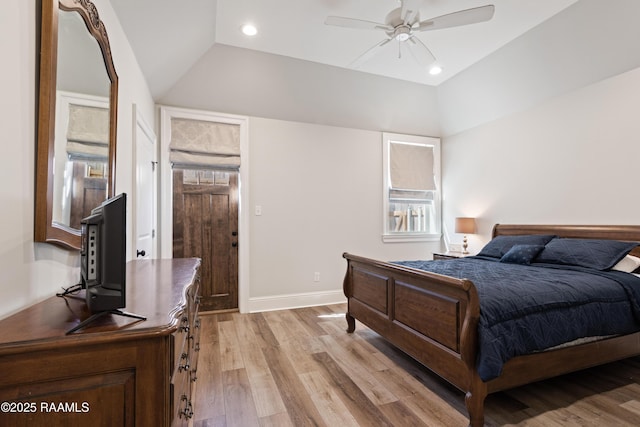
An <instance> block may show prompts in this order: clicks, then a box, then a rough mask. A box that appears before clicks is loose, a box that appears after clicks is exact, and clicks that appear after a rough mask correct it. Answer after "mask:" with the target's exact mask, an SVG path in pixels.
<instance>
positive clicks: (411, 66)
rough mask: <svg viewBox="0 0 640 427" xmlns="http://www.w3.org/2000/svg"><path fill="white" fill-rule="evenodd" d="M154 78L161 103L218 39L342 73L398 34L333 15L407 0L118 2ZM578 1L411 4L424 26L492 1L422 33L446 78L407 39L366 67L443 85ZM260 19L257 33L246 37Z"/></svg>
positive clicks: (374, 11)
mask: <svg viewBox="0 0 640 427" xmlns="http://www.w3.org/2000/svg"><path fill="white" fill-rule="evenodd" d="M110 1H111V3H112V5H113V7H114V10H115V11H116V13H117V15H118V18H119V19H120V22H121V24H122V27H123V28H124V31H125V33H126V34H127V37H128V39H129V42H130V43H131V46H132V48H133V50H134V52H135V54H136V58H137V59H138V62H139V64H140V67H141V69H142V71H143V73H144V74H145V77H146V79H147V82H148V84H149V87H150V90H151V92H152V95H153V96H154V98H156V99H158V97H160V96H162V94H163V93H165V92H166V91H167V90H168V89H170V88H171V87H172V86H173V84H174V83H175V82H176V81H177V80H178V79H179V78H180V77H181V76H182V75H183V74H184V73H185V72H187V71H188V70H189V69H190V68H191V66H192V65H193V64H194V63H195V62H196V61H197V60H198V59H199V58H200V57H202V55H203V54H205V53H206V52H207V51H208V50H209V49H210V48H211V46H213V44H215V43H220V44H225V45H229V46H235V47H240V48H246V49H253V50H258V51H262V52H267V53H270V54H274V55H282V56H287V57H292V58H297V59H302V60H306V61H311V62H317V63H321V64H328V65H331V66H336V67H343V68H354V66H353V65H352V63H353V61H354V60H356V59H357V58H358V57H360V55H362V54H363V53H364V52H366V51H367V50H368V49H369V48H371V47H372V46H374V45H376V44H378V43H380V42H381V41H383V40H385V39H387V38H388V36H387V35H386V34H385V32H384V31H382V30H375V29H352V28H344V27H338V26H330V25H326V24H325V20H326V18H327V17H328V16H340V17H347V18H354V19H360V20H366V21H371V22H376V23H385V18H386V16H387V14H388V13H389V12H390V11H392V10H393V9H395V8H398V7H401V5H402V3H401V2H400V1H398V0H305V1H301V0H270V1H263V0H217V1H216V0H189V1H185V2H175V1H173V0H135V1H131V0H110ZM576 1H577V0H518V1H513V0H405V2H407V4H408V3H409V2H410V3H411V5H415V6H417V7H418V8H419V9H418V12H419V16H420V18H419V19H420V20H421V21H424V20H427V19H430V18H433V17H438V16H441V15H446V14H449V13H452V12H456V11H459V10H464V9H470V8H475V7H479V6H484V5H487V4H493V5H495V14H494V15H493V18H492V19H491V20H489V21H487V22H480V23H475V24H472V25H466V26H459V27H454V28H446V29H440V30H437V31H425V32H419V33H415V35H414V37H417V38H419V42H422V43H423V44H424V45H426V46H428V48H429V50H430V51H431V52H432V53H433V56H434V57H435V59H436V61H437V63H438V64H439V65H441V66H442V68H443V72H442V73H441V74H439V75H437V76H432V75H430V74H429V73H428V72H427V69H428V65H429V64H427V63H425V60H423V59H421V57H420V55H419V53H418V54H416V51H415V49H416V48H415V47H413V48H410V47H409V46H408V45H407V42H399V41H396V40H392V41H391V42H388V43H386V44H385V45H384V46H383V47H381V48H380V49H378V50H377V51H376V53H375V54H374V55H371V56H370V57H369V59H368V60H366V61H364V62H361V63H359V64H358V65H357V68H356V69H357V70H359V71H362V72H366V73H372V74H377V75H382V76H386V77H390V78H395V79H401V80H407V81H412V82H417V83H422V84H427V85H438V84H440V83H442V82H444V81H446V80H447V79H449V78H451V77H453V76H454V75H456V74H457V73H459V72H460V71H462V70H464V69H466V68H467V67H469V66H471V65H472V64H474V63H475V62H477V61H479V60H481V59H482V58H484V57H486V56H487V55H489V54H491V53H492V52H494V51H495V50H497V49H499V48H500V47H502V46H504V45H505V44H507V43H509V42H510V41H512V40H514V39H516V38H517V37H519V36H520V35H522V34H524V33H525V32H527V31H529V30H530V29H532V28H533V27H535V26H537V25H538V24H540V23H542V22H543V21H545V20H547V19H548V18H550V17H551V16H553V15H555V14H557V13H559V12H560V11H562V10H563V9H565V8H566V7H568V6H570V5H572V4H573V3H575V2H576ZM245 23H252V24H253V25H255V26H256V27H257V30H258V33H257V35H255V36H253V37H249V36H246V35H244V34H243V33H242V31H241V26H242V25H243V24H245Z"/></svg>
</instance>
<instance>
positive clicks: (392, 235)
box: [382, 132, 442, 243]
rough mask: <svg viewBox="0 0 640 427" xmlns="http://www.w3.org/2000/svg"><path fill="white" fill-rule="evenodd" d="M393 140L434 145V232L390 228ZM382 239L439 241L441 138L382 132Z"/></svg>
mask: <svg viewBox="0 0 640 427" xmlns="http://www.w3.org/2000/svg"><path fill="white" fill-rule="evenodd" d="M392 142H402V143H411V144H420V145H427V146H431V147H433V173H434V180H435V185H436V190H435V191H434V195H433V204H434V209H435V230H431V231H432V232H428V233H427V232H420V231H417V232H406V231H405V232H394V231H392V230H389V221H388V217H389V189H390V187H391V185H390V179H389V149H390V144H391V143H392ZM382 172H383V173H382V205H383V206H382V227H383V233H382V241H383V242H385V243H391V242H430V241H439V240H440V238H441V236H442V232H441V229H442V202H441V200H442V187H441V184H440V182H441V181H440V138H434V137H429V136H417V135H403V134H397V133H388V132H383V133H382Z"/></svg>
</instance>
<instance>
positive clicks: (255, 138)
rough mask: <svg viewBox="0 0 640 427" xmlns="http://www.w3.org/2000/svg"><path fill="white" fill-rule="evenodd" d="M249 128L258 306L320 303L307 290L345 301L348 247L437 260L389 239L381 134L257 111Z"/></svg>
mask: <svg viewBox="0 0 640 427" xmlns="http://www.w3.org/2000/svg"><path fill="white" fill-rule="evenodd" d="M249 127H250V131H249V133H250V155H251V168H250V170H251V172H250V187H249V191H250V206H249V208H248V210H249V212H251V213H252V216H251V221H250V228H251V237H250V238H251V243H250V260H251V277H250V282H251V289H250V297H251V298H250V299H251V305H250V306H251V309H260V308H262V309H264V308H269V307H275V306H278V304H287V303H288V302H290V301H298V302H299V303H300V304H305V303H306V302H307V301H314V300H313V299H312V298H309V299H306V298H305V296H304V295H299V294H312V293H320V294H321V293H324V292H333V297H334V298H338V299H342V298H343V295H342V280H343V277H344V273H345V271H346V263H345V261H344V260H343V259H342V253H343V252H351V253H355V254H358V255H363V256H368V257H372V258H378V259H386V260H393V259H429V258H430V257H431V252H432V251H434V250H439V249H440V243H439V242H431V243H425V242H422V243H386V244H385V243H382V239H381V236H382V231H383V230H382V224H383V218H382V182H383V180H382V134H381V132H375V131H365V130H357V129H349V128H340V127H335V126H324V125H316V124H306V123H300V122H291V121H281V120H273V119H262V118H255V117H252V118H251V119H250V126H249ZM256 205H258V206H261V207H262V215H261V216H256V215H254V214H253V212H254V209H255V206H256ZM314 272H319V273H320V281H319V282H314V281H313V278H314ZM270 297H271V298H273V301H270ZM285 297H291V298H289V301H285ZM279 298H280V299H279ZM262 299H264V300H262ZM281 306H282V305H281Z"/></svg>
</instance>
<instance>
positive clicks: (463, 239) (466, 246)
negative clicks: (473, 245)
mask: <svg viewBox="0 0 640 427" xmlns="http://www.w3.org/2000/svg"><path fill="white" fill-rule="evenodd" d="M468 247H469V245H468V244H467V236H466V235H465V236H464V237H463V238H462V253H463V254H465V255H466V254H468V253H469V251H468V250H467V248H468Z"/></svg>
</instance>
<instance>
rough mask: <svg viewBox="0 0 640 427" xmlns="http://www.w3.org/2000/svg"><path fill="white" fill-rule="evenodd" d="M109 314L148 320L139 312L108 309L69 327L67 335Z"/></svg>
mask: <svg viewBox="0 0 640 427" xmlns="http://www.w3.org/2000/svg"><path fill="white" fill-rule="evenodd" d="M107 314H117V315H118V316H124V317H132V318H134V319H139V320H147V318H146V317H144V316H140V315H139V314H133V313H128V312H126V311H122V310H117V309H116V310H106V311H99V312H98V313H95V314H93V315H91V316H90V317H88V318H86V319H85V320H83V321H82V322H80V323H78V324H77V325H76V326H74V327H73V328H71V329H69V330H68V331H67V332H66V333H65V335H69V334H71V333H73V332H75V331H77V330H78V329H81V328H84V327H85V326H87V325H88V324H89V323H91V322H93V321H95V320H98V319H100V318H101V317H102V316H105V315H107Z"/></svg>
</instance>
